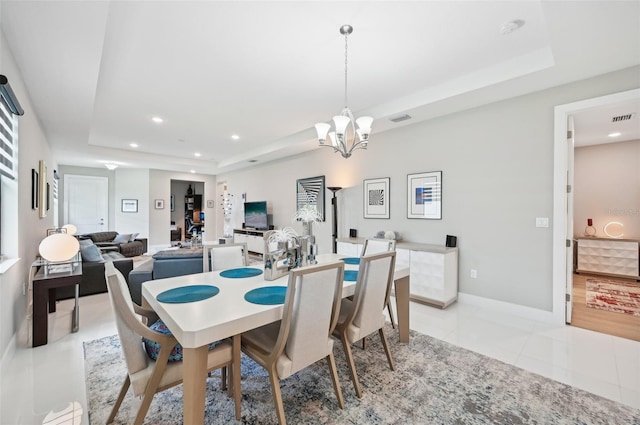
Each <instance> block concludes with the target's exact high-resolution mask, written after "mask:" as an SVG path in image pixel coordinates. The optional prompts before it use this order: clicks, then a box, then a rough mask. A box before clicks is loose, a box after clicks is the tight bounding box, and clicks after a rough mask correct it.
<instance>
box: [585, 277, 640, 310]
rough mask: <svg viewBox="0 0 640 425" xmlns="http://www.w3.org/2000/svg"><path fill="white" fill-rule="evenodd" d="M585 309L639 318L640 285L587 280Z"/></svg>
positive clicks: (617, 281) (606, 280)
mask: <svg viewBox="0 0 640 425" xmlns="http://www.w3.org/2000/svg"><path fill="white" fill-rule="evenodd" d="M586 288H587V292H586V298H587V307H591V308H597V309H599V310H606V311H613V312H616V313H624V314H630V315H632V316H638V317H640V283H636V282H624V281H620V280H613V279H587V283H586Z"/></svg>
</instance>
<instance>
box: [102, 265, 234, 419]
mask: <svg viewBox="0 0 640 425" xmlns="http://www.w3.org/2000/svg"><path fill="white" fill-rule="evenodd" d="M105 277H106V280H107V288H108V292H109V298H110V299H111V305H112V307H113V312H114V315H115V318H116V326H117V328H118V335H119V337H120V345H121V346H122V351H123V353H124V359H125V363H126V366H127V376H126V378H125V381H124V384H123V385H122V388H121V389H120V393H119V394H118V398H117V400H116V402H115V404H114V406H113V409H112V410H111V414H110V415H109V418H108V419H107V423H111V422H113V420H114V419H115V417H116V414H117V413H118V410H119V409H120V405H121V404H122V401H123V400H124V397H125V396H126V394H127V390H128V389H129V386H131V387H132V388H133V394H134V395H135V396H143V398H142V403H141V404H140V408H139V409H138V413H137V414H136V418H135V421H134V424H136V425H137V424H142V423H143V422H144V418H145V416H146V414H147V411H148V410H149V406H150V405H151V401H152V400H153V396H154V394H155V393H157V392H160V391H164V390H165V389H167V388H170V387H173V386H175V385H178V384H180V383H182V361H172V362H169V356H170V354H171V353H172V350H173V349H174V347H175V345H176V344H177V343H178V341H177V340H176V339H175V337H174V336H173V335H170V334H169V335H168V334H165V333H161V332H157V331H155V330H153V329H150V328H149V327H147V326H146V325H144V324H143V323H142V322H141V321H140V319H139V318H138V316H136V313H137V314H142V315H146V314H147V313H153V312H149V311H148V310H145V309H142V308H140V307H138V306H136V305H135V304H134V303H133V301H132V300H131V295H130V293H129V288H128V287H127V282H126V281H125V279H124V277H123V276H122V274H121V273H120V272H119V271H118V270H117V269H116V268H115V267H114V266H113V264H112V263H110V262H108V263H105ZM142 338H146V339H147V340H148V341H152V342H155V343H158V344H159V345H160V350H159V353H158V355H157V358H156V360H153V359H152V358H151V357H150V356H149V355H148V354H147V351H146V350H145V348H144V345H143V340H142ZM220 368H223V370H222V372H223V373H222V378H223V382H222V387H223V389H224V388H225V385H226V383H225V382H224V381H225V376H226V373H225V372H226V368H230V373H229V375H230V378H231V383H230V385H229V396H231V394H232V393H233V397H234V399H235V414H236V419H238V420H239V419H240V418H241V415H240V336H239V335H238V336H234V337H233V342H231V341H229V340H224V341H221V342H220V343H219V344H218V345H216V346H215V347H214V348H212V349H210V350H209V353H208V359H207V370H208V371H209V372H210V371H212V370H215V369H220ZM203 379H204V377H203Z"/></svg>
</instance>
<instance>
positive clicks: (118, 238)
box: [113, 233, 131, 244]
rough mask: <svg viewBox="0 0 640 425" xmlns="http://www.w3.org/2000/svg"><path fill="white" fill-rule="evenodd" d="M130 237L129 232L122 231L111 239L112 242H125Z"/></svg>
mask: <svg viewBox="0 0 640 425" xmlns="http://www.w3.org/2000/svg"><path fill="white" fill-rule="evenodd" d="M130 239H131V233H123V234H120V235H118V236H116V237H115V238H114V239H113V243H114V244H121V243H127V242H129V240H130Z"/></svg>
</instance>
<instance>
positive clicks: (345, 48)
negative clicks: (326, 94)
mask: <svg viewBox="0 0 640 425" xmlns="http://www.w3.org/2000/svg"><path fill="white" fill-rule="evenodd" d="M348 39H349V34H348V33H347V34H345V35H344V107H345V108H347V107H348V105H349V103H348V102H347V62H348V61H347V58H348V55H347V51H348V41H347V40H348Z"/></svg>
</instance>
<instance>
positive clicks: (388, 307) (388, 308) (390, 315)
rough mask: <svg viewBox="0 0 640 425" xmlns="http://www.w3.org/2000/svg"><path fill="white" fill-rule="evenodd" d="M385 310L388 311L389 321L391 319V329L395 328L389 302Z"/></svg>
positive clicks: (394, 320)
mask: <svg viewBox="0 0 640 425" xmlns="http://www.w3.org/2000/svg"><path fill="white" fill-rule="evenodd" d="M387 310H388V311H389V319H391V327H392V328H393V329H395V328H396V319H395V318H394V317H393V307H391V301H389V302H388V303H387Z"/></svg>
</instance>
